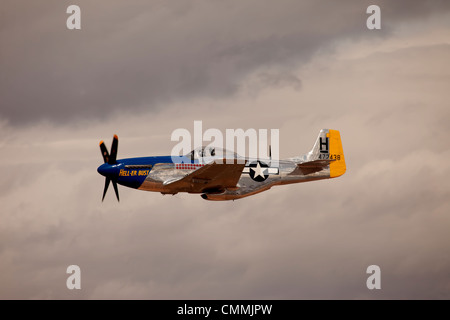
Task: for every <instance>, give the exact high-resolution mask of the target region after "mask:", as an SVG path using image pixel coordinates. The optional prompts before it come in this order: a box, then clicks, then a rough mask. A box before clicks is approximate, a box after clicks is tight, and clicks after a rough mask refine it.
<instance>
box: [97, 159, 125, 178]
mask: <svg viewBox="0 0 450 320" xmlns="http://www.w3.org/2000/svg"><path fill="white" fill-rule="evenodd" d="M97 171H98V173H100V174H101V175H102V176H104V177H107V178H111V179H113V178H117V177H118V176H119V171H120V169H119V168H118V166H117V164H113V165H111V164H108V163H104V164H102V165H101V166H100V167H98V168H97Z"/></svg>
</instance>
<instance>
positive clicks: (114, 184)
mask: <svg viewBox="0 0 450 320" xmlns="http://www.w3.org/2000/svg"><path fill="white" fill-rule="evenodd" d="M112 184H113V187H114V192H115V193H116V197H117V201H119V202H120V200H119V189H117V182H115V181H113V182H112Z"/></svg>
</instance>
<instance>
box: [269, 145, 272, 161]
mask: <svg viewBox="0 0 450 320" xmlns="http://www.w3.org/2000/svg"><path fill="white" fill-rule="evenodd" d="M269 158H270V160H272V145H271V144H269Z"/></svg>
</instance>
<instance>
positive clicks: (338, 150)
mask: <svg viewBox="0 0 450 320" xmlns="http://www.w3.org/2000/svg"><path fill="white" fill-rule="evenodd" d="M307 159H308V161H314V160H332V161H331V162H330V178H334V177H339V176H341V175H343V174H344V173H345V170H346V166H345V158H344V150H343V149H342V142H341V135H340V133H339V131H338V130H331V129H322V130H320V133H319V136H318V137H317V140H316V143H315V144H314V147H313V148H312V150H311V151H310V152H309V153H308V156H307Z"/></svg>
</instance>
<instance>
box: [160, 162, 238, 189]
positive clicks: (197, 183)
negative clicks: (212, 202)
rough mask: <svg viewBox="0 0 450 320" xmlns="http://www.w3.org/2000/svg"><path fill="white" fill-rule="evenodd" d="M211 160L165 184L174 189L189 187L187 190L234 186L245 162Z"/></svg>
mask: <svg viewBox="0 0 450 320" xmlns="http://www.w3.org/2000/svg"><path fill="white" fill-rule="evenodd" d="M225 161H226V160H225V159H223V162H222V163H216V162H212V163H209V164H207V165H205V166H203V167H201V168H200V169H197V170H195V171H194V172H192V173H191V174H188V175H187V176H185V177H183V178H181V179H179V180H177V181H174V182H169V183H165V185H167V186H169V187H171V188H174V189H184V188H186V189H189V192H193V193H194V192H198V193H200V192H220V191H223V190H225V188H235V187H236V184H237V183H238V181H239V178H240V177H241V174H242V170H243V169H244V166H245V163H237V161H236V160H235V162H234V163H231V164H229V163H226V162H225Z"/></svg>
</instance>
